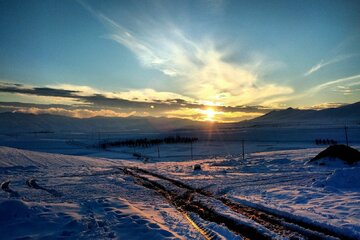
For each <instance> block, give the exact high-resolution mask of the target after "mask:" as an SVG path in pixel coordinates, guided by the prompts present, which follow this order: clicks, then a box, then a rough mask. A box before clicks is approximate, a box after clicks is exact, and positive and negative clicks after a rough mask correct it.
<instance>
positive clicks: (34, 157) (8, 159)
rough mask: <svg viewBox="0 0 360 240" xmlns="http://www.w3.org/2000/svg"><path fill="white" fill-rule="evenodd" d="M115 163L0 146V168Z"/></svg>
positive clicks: (104, 164) (84, 165) (105, 164)
mask: <svg viewBox="0 0 360 240" xmlns="http://www.w3.org/2000/svg"><path fill="white" fill-rule="evenodd" d="M109 165H115V163H114V162H113V161H110V160H107V159H96V158H89V157H79V156H69V155H62V154H50V153H39V152H33V151H27V150H21V149H16V148H9V147H0V170H1V169H3V170H4V169H14V168H41V167H43V168H44V167H45V168H49V167H51V168H56V167H70V166H71V167H74V166H77V167H82V166H83V167H90V166H98V167H102V166H109Z"/></svg>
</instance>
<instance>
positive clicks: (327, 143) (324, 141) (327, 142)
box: [315, 139, 337, 145]
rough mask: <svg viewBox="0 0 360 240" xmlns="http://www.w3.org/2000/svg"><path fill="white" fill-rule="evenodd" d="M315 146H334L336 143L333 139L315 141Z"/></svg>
mask: <svg viewBox="0 0 360 240" xmlns="http://www.w3.org/2000/svg"><path fill="white" fill-rule="evenodd" d="M315 144H316V145H336V144H337V141H335V140H334V139H315Z"/></svg>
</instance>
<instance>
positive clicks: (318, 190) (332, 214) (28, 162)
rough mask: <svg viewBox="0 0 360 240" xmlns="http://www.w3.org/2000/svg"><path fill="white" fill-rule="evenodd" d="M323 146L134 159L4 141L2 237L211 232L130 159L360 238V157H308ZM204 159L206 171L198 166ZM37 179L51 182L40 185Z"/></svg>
mask: <svg viewBox="0 0 360 240" xmlns="http://www.w3.org/2000/svg"><path fill="white" fill-rule="evenodd" d="M356 148H357V149H359V146H356ZM234 149H236V148H235V147H234ZM322 149H323V148H307V149H297V150H281V151H272V152H257V153H249V154H247V155H246V158H245V160H243V159H242V156H241V155H239V154H235V153H234V154H227V155H226V156H219V155H214V156H213V157H210V158H205V159H197V160H193V161H189V160H188V161H174V159H170V160H171V161H170V162H166V161H164V160H165V159H164V158H162V159H160V160H162V161H160V162H159V159H155V160H154V161H153V162H151V161H150V163H146V164H145V163H143V162H142V161H134V159H132V158H131V156H130V154H123V155H121V156H122V157H123V158H127V159H128V160H115V159H112V160H110V159H104V158H92V157H84V156H69V155H59V154H49V153H39V152H31V151H25V150H18V149H14V148H7V147H0V182H1V183H3V184H4V183H6V182H7V181H11V182H10V184H9V187H10V189H11V192H9V191H8V192H6V191H0V236H1V237H0V238H4V239H16V238H28V239H32V238H34V239H38V238H60V239H62V238H64V239H66V238H80V239H88V238H91V239H99V238H101V239H106V238H117V239H124V238H125V239H201V238H202V235H201V231H199V230H198V229H196V228H195V227H193V225H192V224H191V223H190V222H189V220H188V219H187V218H186V216H184V215H183V214H182V213H180V212H179V211H178V210H177V209H175V208H174V207H173V206H172V205H171V204H170V203H169V202H168V201H166V200H165V199H164V198H163V197H162V196H161V195H159V194H157V193H155V192H154V191H152V190H150V189H148V188H145V187H143V186H140V185H139V184H137V183H136V181H134V179H133V178H132V177H130V176H128V175H125V174H124V173H123V172H122V171H121V170H120V169H119V167H124V166H128V167H129V166H133V167H134V166H137V167H140V168H143V169H148V170H149V171H151V172H156V173H160V174H161V175H164V176H168V177H171V178H173V179H177V180H180V181H182V182H184V183H188V184H189V185H191V186H193V187H195V188H200V189H203V190H207V191H210V192H212V193H214V194H215V195H216V196H226V197H227V198H229V199H231V200H233V201H234V202H239V203H242V204H245V205H249V206H256V207H257V208H264V209H267V210H268V211H270V212H271V211H272V212H276V213H278V214H283V215H286V216H290V217H292V218H298V219H301V220H303V221H305V222H311V223H314V224H317V225H319V226H323V227H325V228H331V229H335V230H336V231H338V232H341V233H343V234H345V235H347V236H349V237H352V238H353V239H356V238H360V209H359V206H360V186H359V184H358V182H359V178H358V176H359V175H360V167H358V166H355V167H349V166H345V165H344V166H339V165H336V166H318V165H308V164H306V162H307V161H308V160H309V159H310V158H311V157H313V156H315V155H316V154H317V153H318V152H320V151H321V150H322ZM92 151H94V155H96V154H95V150H92ZM108 154H118V153H114V152H110V153H108ZM99 155H100V156H101V155H102V154H99ZM92 156H93V155H92ZM196 163H198V164H200V165H201V167H202V171H194V170H193V166H194V164H196ZM30 179H35V180H36V183H37V184H38V185H40V186H41V187H42V188H41V189H35V188H30V187H29V186H28V184H27V183H26V181H27V180H30ZM192 218H193V219H196V218H197V216H192ZM202 225H205V226H206V227H207V228H211V229H213V230H214V229H215V230H214V231H216V232H217V233H218V235H219V236H225V237H224V238H226V239H232V238H235V235H234V234H233V233H231V231H229V230H227V229H226V228H224V227H223V226H220V225H217V224H214V223H211V222H207V221H203V220H202ZM44 226H46V227H44Z"/></svg>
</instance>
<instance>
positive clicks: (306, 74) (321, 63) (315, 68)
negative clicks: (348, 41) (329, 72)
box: [304, 54, 358, 77]
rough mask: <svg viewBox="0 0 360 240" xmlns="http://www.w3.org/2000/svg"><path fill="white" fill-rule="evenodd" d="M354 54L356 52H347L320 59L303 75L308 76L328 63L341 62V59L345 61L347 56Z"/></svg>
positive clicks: (350, 56) (353, 55)
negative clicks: (346, 53) (327, 58)
mask: <svg viewBox="0 0 360 240" xmlns="http://www.w3.org/2000/svg"><path fill="white" fill-rule="evenodd" d="M355 56H358V54H348V55H341V56H337V57H335V58H333V59H331V60H329V61H324V60H321V61H320V62H319V63H318V64H316V65H314V66H313V67H311V68H310V69H309V70H308V71H307V72H306V73H305V74H304V76H306V77H307V76H309V75H311V74H313V73H315V72H317V71H319V70H320V69H321V68H324V67H326V66H328V65H331V64H335V63H338V62H341V61H345V60H347V59H349V58H352V57H355Z"/></svg>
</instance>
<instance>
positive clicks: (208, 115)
mask: <svg viewBox="0 0 360 240" xmlns="http://www.w3.org/2000/svg"><path fill="white" fill-rule="evenodd" d="M216 113H217V112H215V111H214V109H212V108H208V109H206V110H203V114H204V115H205V117H206V118H205V120H206V121H214V120H215V119H214V117H215V115H216Z"/></svg>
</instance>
